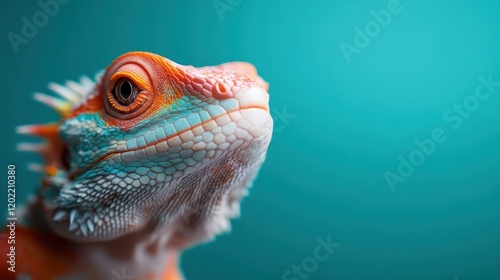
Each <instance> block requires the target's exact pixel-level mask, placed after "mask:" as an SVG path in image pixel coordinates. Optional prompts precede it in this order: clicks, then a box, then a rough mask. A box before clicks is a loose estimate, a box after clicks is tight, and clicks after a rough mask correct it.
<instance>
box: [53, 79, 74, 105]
mask: <svg viewBox="0 0 500 280" xmlns="http://www.w3.org/2000/svg"><path fill="white" fill-rule="evenodd" d="M49 88H50V89H51V90H53V91H54V92H55V93H57V94H59V95H60V96H61V97H63V98H65V99H66V100H68V101H70V102H71V103H76V102H78V100H79V96H78V94H77V93H76V92H74V91H73V90H71V89H69V88H67V87H65V86H62V85H60V84H56V83H50V84H49Z"/></svg>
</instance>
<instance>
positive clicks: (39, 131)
mask: <svg viewBox="0 0 500 280" xmlns="http://www.w3.org/2000/svg"><path fill="white" fill-rule="evenodd" d="M16 131H17V133H19V134H30V135H34V136H39V137H43V138H47V139H53V138H59V127H58V126H57V124H55V123H54V124H46V125H21V126H18V127H17V129H16Z"/></svg>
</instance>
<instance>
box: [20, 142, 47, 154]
mask: <svg viewBox="0 0 500 280" xmlns="http://www.w3.org/2000/svg"><path fill="white" fill-rule="evenodd" d="M17 149H18V150H19V151H25V152H38V153H40V154H43V153H44V152H45V151H46V150H47V145H46V144H39V143H19V144H17Z"/></svg>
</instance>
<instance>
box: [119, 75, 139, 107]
mask: <svg viewBox="0 0 500 280" xmlns="http://www.w3.org/2000/svg"><path fill="white" fill-rule="evenodd" d="M139 92H140V90H139V87H137V85H136V84H135V83H134V82H133V81H132V80H130V79H128V78H121V79H119V80H118V81H117V82H116V84H115V87H114V89H113V97H114V98H115V100H116V102H118V104H120V105H122V106H129V105H130V104H132V103H133V102H134V101H135V100H136V99H137V96H138V95H139Z"/></svg>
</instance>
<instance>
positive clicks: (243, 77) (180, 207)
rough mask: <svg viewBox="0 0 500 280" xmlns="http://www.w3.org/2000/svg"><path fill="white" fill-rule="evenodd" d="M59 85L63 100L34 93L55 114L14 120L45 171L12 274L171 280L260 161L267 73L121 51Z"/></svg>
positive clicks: (234, 205) (233, 203)
mask: <svg viewBox="0 0 500 280" xmlns="http://www.w3.org/2000/svg"><path fill="white" fill-rule="evenodd" d="M67 86H68V87H67V88H65V87H62V86H58V85H54V84H53V85H51V88H53V89H54V90H55V91H57V92H59V93H60V94H61V95H62V96H64V97H65V98H66V99H67V101H65V100H62V99H60V98H55V97H50V96H47V95H41V94H38V95H36V96H35V98H36V99H38V100H40V101H42V102H44V103H46V104H48V105H50V106H52V107H54V108H55V109H56V110H57V111H58V112H60V113H61V117H62V118H61V121H60V122H59V123H57V124H52V125H44V126H25V127H21V128H20V129H19V131H20V132H22V133H30V134H35V135H39V136H42V137H45V138H46V139H47V144H46V145H45V146H44V147H41V148H36V147H34V146H30V145H23V146H21V148H24V149H29V150H33V149H35V150H39V151H40V152H41V153H42V155H43V157H44V159H45V166H44V167H43V169H44V171H45V174H46V175H45V177H44V179H43V184H42V187H41V188H40V190H39V193H38V195H37V197H36V198H35V199H33V200H32V201H31V202H30V203H29V205H28V206H27V207H26V210H25V211H24V214H23V217H22V218H23V219H24V220H25V222H24V224H25V225H24V226H23V228H21V229H20V232H21V231H22V233H21V234H20V236H18V244H19V245H18V247H17V250H18V252H20V253H19V254H21V255H22V254H28V255H29V254H31V256H29V257H26V255H23V256H19V254H18V265H17V269H16V270H17V274H18V275H27V276H30V277H32V278H31V279H54V278H55V277H59V279H71V278H72V277H73V278H76V277H77V276H79V277H82V278H84V279H112V278H113V277H116V276H114V275H115V274H113V273H117V272H119V273H121V272H122V269H125V271H126V274H128V275H133V276H135V277H136V278H135V279H181V278H182V276H181V273H180V272H179V270H178V265H177V262H176V261H177V259H178V252H179V251H180V250H182V249H184V248H186V247H188V246H192V245H194V244H196V243H199V242H203V241H208V240H210V239H212V238H213V237H214V236H215V235H217V234H219V233H221V232H224V231H227V230H229V228H230V225H229V219H230V218H232V217H236V216H237V215H238V214H239V202H240V199H241V198H242V197H243V196H244V195H245V194H246V193H247V188H248V187H249V186H250V184H251V182H252V181H253V179H254V178H255V176H256V174H257V171H258V169H259V167H260V165H261V164H262V162H263V161H264V158H265V154H266V150H267V147H268V145H269V142H270V140H271V133H272V119H271V116H270V114H269V108H268V99H269V95H268V93H267V84H266V83H265V82H264V81H263V80H262V79H261V78H260V77H259V76H258V75H257V73H256V71H255V68H253V66H251V65H250V64H247V63H228V64H223V65H220V66H216V67H202V68H194V67H192V66H183V65H179V64H176V63H174V62H172V61H170V60H168V59H166V58H163V57H160V56H157V55H154V54H150V53H143V52H132V53H127V54H124V55H122V56H120V57H118V58H117V59H116V60H115V61H114V62H113V63H112V64H111V65H110V66H109V67H108V68H107V69H106V71H105V73H104V74H103V75H102V77H101V78H100V81H99V82H98V83H97V84H96V85H95V86H93V85H92V83H90V81H89V80H88V79H85V78H84V79H82V81H81V83H79V84H78V83H74V82H69V83H68V84H67ZM21 236H25V237H26V238H25V239H24V240H25V241H26V242H25V243H24V245H23V242H22V241H20V240H19V239H20V238H22V237H21ZM42 236H43V237H42ZM4 241H5V240H2V246H3V244H4ZM51 242H52V243H51ZM47 244H56V245H54V246H47ZM28 247H30V248H28ZM33 248H35V249H33ZM2 254H3V252H2ZM41 256H45V257H41ZM37 257H40V258H37ZM24 258H28V259H29V258H31V259H30V261H27V260H26V259H24ZM39 259H40V260H39ZM58 259H59V261H58ZM32 260H38V261H32ZM51 261H54V263H52V264H51ZM62 261H64V262H66V264H65V265H61V266H58V265H57V263H59V264H62ZM167 264H168V265H167ZM3 265H5V264H3ZM1 269H2V272H0V273H4V272H5V271H6V268H5V267H1ZM113 270H114V271H113ZM1 276H2V275H1V274H0V277H1ZM7 276H9V275H6V276H5V277H7ZM10 276H12V275H10ZM63 277H69V278H63ZM2 279H4V278H2ZM5 279H7V278H5Z"/></svg>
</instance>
